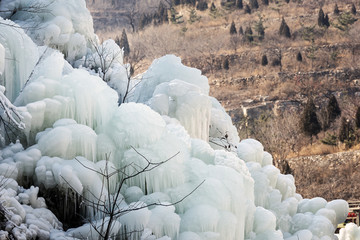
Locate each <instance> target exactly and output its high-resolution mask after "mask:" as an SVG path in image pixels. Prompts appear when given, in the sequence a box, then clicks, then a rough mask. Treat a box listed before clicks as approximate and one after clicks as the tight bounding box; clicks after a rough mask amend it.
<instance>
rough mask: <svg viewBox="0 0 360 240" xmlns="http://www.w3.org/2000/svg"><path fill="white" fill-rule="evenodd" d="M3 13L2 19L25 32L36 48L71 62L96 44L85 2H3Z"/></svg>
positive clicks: (62, 0) (0, 8)
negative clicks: (54, 51) (49, 50)
mask: <svg viewBox="0 0 360 240" xmlns="http://www.w3.org/2000/svg"><path fill="white" fill-rule="evenodd" d="M0 11H1V14H0V15H1V16H2V17H3V18H8V19H11V20H12V21H14V22H16V23H17V24H19V25H20V26H21V27H22V28H23V29H26V30H27V32H28V34H29V36H30V37H31V38H32V39H33V41H34V42H35V43H36V44H37V45H40V46H43V45H46V46H49V47H52V48H55V49H58V50H60V51H61V52H62V53H63V54H64V55H65V58H66V59H67V60H68V61H69V62H74V61H75V60H78V59H80V58H82V57H84V56H85V55H86V54H87V51H88V48H91V47H92V44H97V38H96V36H95V34H94V28H93V21H92V17H91V15H90V12H89V11H88V10H87V8H86V3H85V1H84V0H77V1H73V0H46V1H44V0H33V1H27V0H15V1H14V0H4V1H1V2H0Z"/></svg>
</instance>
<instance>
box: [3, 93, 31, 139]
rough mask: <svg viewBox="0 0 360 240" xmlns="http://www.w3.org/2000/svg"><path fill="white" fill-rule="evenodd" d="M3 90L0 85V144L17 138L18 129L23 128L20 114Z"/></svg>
mask: <svg viewBox="0 0 360 240" xmlns="http://www.w3.org/2000/svg"><path fill="white" fill-rule="evenodd" d="M4 92H5V88H4V87H2V86H0V145H4V144H5V143H6V142H10V141H12V140H13V139H14V138H17V137H18V135H19V132H18V130H23V129H24V128H25V124H24V123H23V122H22V119H23V118H22V116H21V114H20V113H19V112H18V110H17V108H16V107H15V106H14V105H13V104H12V103H11V102H10V100H9V99H8V98H7V97H6V96H5V94H4ZM3 134H4V136H3Z"/></svg>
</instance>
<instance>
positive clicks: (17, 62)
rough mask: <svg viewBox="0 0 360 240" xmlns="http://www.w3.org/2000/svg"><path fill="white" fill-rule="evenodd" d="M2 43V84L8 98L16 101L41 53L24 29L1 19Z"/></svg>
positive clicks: (0, 75) (0, 38)
mask: <svg viewBox="0 0 360 240" xmlns="http://www.w3.org/2000/svg"><path fill="white" fill-rule="evenodd" d="M9 25H10V26H9ZM11 26H12V27H11ZM0 43H1V45H2V47H3V49H2V51H1V52H2V53H1V60H0V61H1V70H2V71H1V73H2V74H0V83H1V85H3V86H4V87H5V88H6V96H7V97H8V98H9V99H10V100H11V101H14V100H15V98H16V97H17V96H18V94H19V92H20V90H21V89H22V88H23V86H24V85H25V82H26V81H27V80H28V78H29V76H30V74H31V72H32V70H33V69H34V67H35V64H36V62H37V61H38V58H39V53H38V49H37V46H36V45H35V44H34V43H33V41H32V40H31V39H30V38H29V37H28V36H27V35H26V34H25V32H24V30H23V29H21V28H20V27H19V26H18V25H16V24H15V23H13V22H11V21H9V20H3V19H1V18H0Z"/></svg>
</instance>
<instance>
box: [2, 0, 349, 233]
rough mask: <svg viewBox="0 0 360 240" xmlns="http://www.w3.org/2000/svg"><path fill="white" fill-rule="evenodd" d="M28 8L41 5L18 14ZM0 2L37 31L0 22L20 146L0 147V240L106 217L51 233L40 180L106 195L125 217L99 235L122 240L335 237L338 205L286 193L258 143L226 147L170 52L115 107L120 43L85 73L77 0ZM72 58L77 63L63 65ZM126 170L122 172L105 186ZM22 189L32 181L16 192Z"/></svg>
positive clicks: (191, 75) (122, 78)
mask: <svg viewBox="0 0 360 240" xmlns="http://www.w3.org/2000/svg"><path fill="white" fill-rule="evenodd" d="M29 4H32V5H29ZM34 4H37V6H40V7H41V9H42V10H43V11H39V12H37V13H34V12H33V11H31V12H30V11H24V9H29V8H30V9H32V7H34V6H36V5H34ZM15 9H16V11H14V10H15ZM0 10H1V11H2V15H3V16H4V17H9V18H11V19H13V20H15V21H16V22H17V24H19V25H20V26H21V27H25V26H30V25H32V24H36V25H38V26H41V28H39V29H37V28H34V29H32V28H27V32H28V34H29V35H30V36H31V38H29V37H27V35H26V34H25V32H24V31H23V30H19V31H18V32H17V33H15V32H13V27H12V26H9V24H10V25H12V24H13V22H11V21H9V20H7V21H4V20H3V22H4V23H7V24H5V25H4V24H1V28H3V32H4V34H3V35H4V36H2V35H1V34H0V36H2V37H1V38H0V44H1V45H0V46H3V48H4V49H2V48H1V47H0V70H3V71H1V72H2V74H1V77H2V79H3V80H4V81H3V82H4V84H9V85H7V87H9V90H8V91H9V92H11V93H9V95H7V96H9V97H10V98H11V100H12V101H13V103H14V104H15V105H16V106H18V109H19V111H20V112H21V114H22V116H23V121H24V124H25V129H24V133H25V135H26V140H25V141H24V145H21V144H20V143H19V142H18V143H16V144H12V145H9V146H8V147H6V148H4V149H2V150H0V179H2V180H4V179H5V181H7V182H8V183H9V184H8V186H7V187H6V188H4V189H5V190H4V189H3V188H0V191H2V192H1V195H0V202H1V203H3V205H4V206H5V208H6V209H9V211H11V214H9V219H8V222H9V224H8V227H7V228H6V229H5V230H6V231H0V239H3V238H6V237H7V236H6V234H8V235H9V234H13V235H16V234H17V235H16V236H19V237H24V236H25V238H26V237H29V238H36V237H39V238H41V236H44V238H49V237H50V238H52V239H57V238H60V237H61V238H64V239H67V238H68V239H71V238H72V237H79V236H81V235H82V236H84V234H89V232H94V229H93V228H94V226H95V227H96V226H99V225H101V221H103V220H107V219H108V218H107V217H108V216H106V214H105V215H104V214H103V213H99V212H96V211H95V212H94V211H92V210H91V208H88V209H87V211H86V212H85V213H84V217H89V218H90V219H91V223H92V224H89V223H86V224H84V225H83V226H80V227H78V228H75V229H70V230H68V231H66V232H64V231H62V229H61V224H60V223H59V222H58V220H57V219H56V217H55V216H54V215H53V214H52V213H50V212H49V211H48V210H46V204H45V200H44V199H42V198H39V197H38V193H39V191H48V190H49V189H52V188H57V189H59V190H60V191H63V192H64V194H65V193H66V192H68V190H69V189H70V188H71V189H72V191H74V192H76V193H78V194H80V195H82V196H84V197H86V198H87V199H90V200H92V201H97V200H100V201H103V202H105V203H106V202H108V201H109V198H110V199H114V196H118V197H119V198H118V200H117V202H115V205H114V206H115V210H116V211H119V212H120V213H126V214H121V216H120V217H119V218H117V219H116V220H115V221H114V222H113V223H112V224H113V225H112V226H113V228H112V229H113V231H112V232H111V235H113V236H114V235H116V234H118V233H121V232H122V231H124V229H127V230H128V231H130V232H137V231H140V233H139V234H134V235H133V236H131V237H130V238H131V239H143V240H154V239H162V240H165V239H166V240H168V239H175V240H176V239H181V240H188V239H200V240H209V239H210V240H225V239H226V240H228V239H229V240H232V239H234V240H235V239H236V240H242V239H249V240H264V239H272V240H277V239H279V240H280V239H287V240H293V239H295V240H296V239H302V240H304V239H305V240H306V239H309V240H310V239H314V240H317V239H321V240H328V239H335V237H334V230H335V227H336V224H337V223H339V222H341V221H343V220H344V218H345V217H346V214H347V211H348V206H347V204H346V202H345V201H342V200H335V201H332V202H327V201H325V200H324V199H322V198H315V199H303V198H302V197H301V196H300V195H298V194H296V189H295V185H294V178H293V177H292V176H291V175H283V174H280V171H279V170H278V169H277V168H275V167H274V166H273V165H272V157H271V155H270V154H269V153H267V152H265V151H264V149H263V146H262V145H261V143H259V142H258V141H256V140H253V139H248V140H243V141H241V142H240V139H239V137H238V135H237V132H236V128H235V127H234V126H233V124H232V122H231V119H230V117H229V115H228V114H227V113H226V111H225V110H224V108H223V107H222V106H221V105H220V103H219V102H218V101H217V100H216V99H214V98H212V97H210V96H209V95H208V94H209V85H208V82H207V78H206V77H205V76H203V75H201V72H200V71H199V70H197V69H193V68H189V67H186V66H184V65H182V63H181V60H180V58H177V57H175V56H172V55H168V56H164V57H162V58H160V59H157V60H155V61H154V62H153V64H152V65H151V67H150V68H149V70H148V71H147V72H145V73H144V74H143V75H142V78H141V82H140V83H139V84H138V85H137V87H136V88H135V90H134V92H132V93H131V95H129V98H128V99H127V101H128V103H123V104H121V105H120V106H118V103H121V102H122V101H119V97H120V99H121V96H124V93H126V88H127V83H128V82H127V81H128V71H127V68H126V66H124V64H123V62H122V51H121V50H120V48H119V47H118V46H116V45H115V43H114V41H112V40H109V41H106V42H104V43H103V45H101V46H102V47H104V48H105V49H108V50H111V51H113V52H114V53H115V56H110V58H109V59H107V58H104V59H103V60H104V61H105V62H104V63H105V65H106V66H109V68H108V71H107V72H106V74H107V75H106V74H105V75H102V74H104V72H102V73H101V72H100V73H99V71H97V69H96V68H98V67H99V65H101V64H100V63H99V59H97V57H98V55H97V53H96V49H93V48H91V47H89V45H88V42H87V40H88V39H92V38H93V37H94V34H93V30H92V23H91V18H90V15H89V13H88V11H87V10H86V9H85V5H84V1H66V0H55V1H22V0H16V1H10V0H2V1H1V2H0ZM49 12H50V13H49ZM25 20H26V21H25ZM16 34H20V36H21V40H16V39H15V35H16ZM34 42H35V43H36V44H38V45H47V47H37V46H36V44H35V43H34ZM13 44H19V46H20V47H17V46H15V45H13ZM22 46H23V49H24V52H27V51H28V52H27V54H23V52H22V51H20V50H22V48H21V47H22ZM3 50H4V51H3ZM4 54H5V58H4V57H3V55H4ZM7 54H8V55H7ZM28 54H30V55H31V54H32V55H31V56H28ZM84 55H86V56H87V57H88V58H87V59H84V58H82V56H84ZM7 56H12V57H15V58H17V59H18V63H11V62H9V61H8V59H7ZM39 56H40V57H39ZM114 57H115V58H114ZM4 59H5V63H3V62H4ZM79 59H82V60H80V62H82V61H83V62H82V63H85V60H89V61H88V62H87V63H88V64H89V65H87V64H85V65H84V66H83V67H80V69H78V68H74V67H73V66H77V65H78V64H74V63H75V62H74V61H77V60H79ZM91 59H92V60H91ZM114 59H116V61H114V62H115V64H112V63H114V62H112V61H113V60H114ZM70 63H71V64H70ZM78 63H79V62H78ZM35 65H36V66H35ZM5 80H6V81H5ZM27 80H28V81H27ZM104 80H105V81H108V84H107V83H106V82H105V81H104ZM109 85H110V86H112V87H113V88H114V89H115V90H116V91H115V90H114V89H112V88H110V87H109ZM134 86H135V85H134ZM2 89H3V88H2ZM105 159H107V160H108V162H106V161H105ZM107 166H108V167H109V169H110V174H113V173H119V174H113V175H114V176H113V177H112V178H111V179H110V181H109V182H106V181H104V179H103V175H102V174H101V173H104V170H105V169H106V167H107ZM117 170H120V171H117ZM126 176H132V177H130V178H128V179H127V180H126V182H125V184H124V185H123V186H122V188H121V189H119V190H120V191H119V192H118V193H119V194H117V186H118V183H119V182H120V181H121V180H122V179H124V178H125V177H126ZM25 183H26V184H30V183H31V184H34V185H35V186H33V187H30V188H29V189H24V188H22V187H21V186H19V184H25ZM104 187H105V188H104ZM114 201H115V200H114ZM174 203H176V204H174ZM30 206H31V207H30ZM37 209H39V210H37ZM41 216H45V217H42V219H41ZM37 218H40V219H39V220H38V221H36V220H35V219H37ZM10 223H11V224H13V225H11V224H10ZM349 228H350V227H349ZM342 234H343V235H342V236H343V238H346V237H347V236H353V235H354V234H355V230H354V229H353V228H351V229H348V230H346V232H343V233H342ZM86 236H88V235H86ZM88 237H89V238H93V237H96V235H91V236H88Z"/></svg>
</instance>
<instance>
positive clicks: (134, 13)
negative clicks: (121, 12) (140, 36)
mask: <svg viewBox="0 0 360 240" xmlns="http://www.w3.org/2000/svg"><path fill="white" fill-rule="evenodd" d="M136 2H137V1H130V5H129V6H128V7H127V9H126V10H127V11H126V14H125V16H126V18H127V19H128V20H129V24H130V26H131V29H132V31H133V32H135V31H136V19H137V18H138V17H139V10H138V8H137V6H136Z"/></svg>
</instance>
